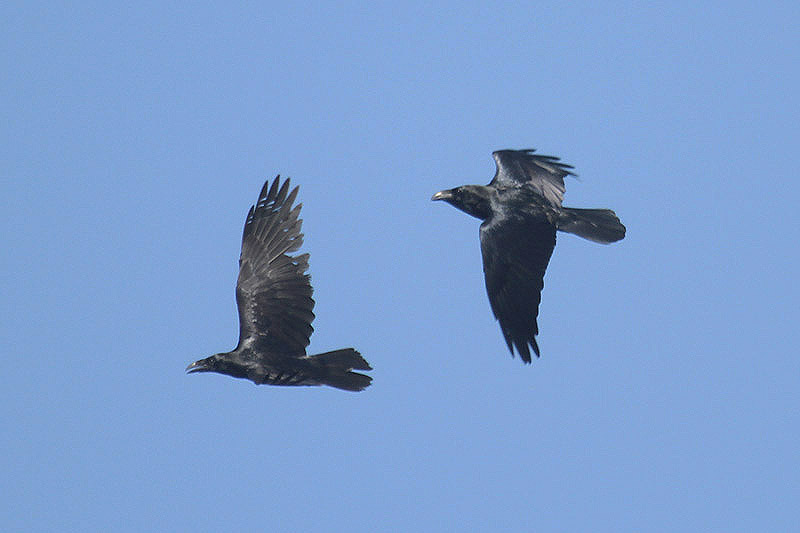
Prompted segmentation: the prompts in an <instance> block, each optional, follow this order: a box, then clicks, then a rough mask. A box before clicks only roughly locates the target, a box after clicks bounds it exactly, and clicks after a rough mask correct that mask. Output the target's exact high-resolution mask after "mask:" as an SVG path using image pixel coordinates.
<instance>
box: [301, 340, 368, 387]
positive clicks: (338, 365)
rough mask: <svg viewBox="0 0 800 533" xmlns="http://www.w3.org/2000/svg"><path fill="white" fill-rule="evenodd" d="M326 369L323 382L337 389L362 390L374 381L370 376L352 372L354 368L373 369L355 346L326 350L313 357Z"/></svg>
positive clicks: (313, 359)
mask: <svg viewBox="0 0 800 533" xmlns="http://www.w3.org/2000/svg"><path fill="white" fill-rule="evenodd" d="M311 360H312V361H316V362H317V363H318V364H320V365H322V367H323V368H324V369H325V370H326V372H325V373H324V377H323V378H322V382H323V383H324V384H325V385H329V386H331V387H336V388H337V389H343V390H349V391H355V392H357V391H361V390H364V389H366V388H367V387H369V385H370V383H371V382H372V378H371V377H370V376H366V375H364V374H359V373H358V372H351V371H352V370H372V367H371V366H369V363H367V361H366V360H365V359H364V358H363V357H361V354H360V353H358V352H357V351H356V350H354V349H353V348H343V349H341V350H334V351H332V352H325V353H321V354H319V355H315V356H313V357H312V358H311Z"/></svg>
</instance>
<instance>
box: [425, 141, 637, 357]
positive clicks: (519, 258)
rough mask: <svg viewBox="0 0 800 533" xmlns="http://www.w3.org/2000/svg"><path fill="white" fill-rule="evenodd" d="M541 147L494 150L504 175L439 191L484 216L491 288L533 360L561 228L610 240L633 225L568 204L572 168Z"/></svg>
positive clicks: (507, 324)
mask: <svg viewBox="0 0 800 533" xmlns="http://www.w3.org/2000/svg"><path fill="white" fill-rule="evenodd" d="M533 152H534V151H533V150H499V151H497V152H494V153H493V154H492V155H493V156H494V159H495V162H496V164H497V172H496V173H495V176H494V178H493V179H492V181H491V182H490V183H489V184H488V185H486V186H483V185H464V186H462V187H456V188H455V189H449V190H444V191H440V192H437V193H436V194H434V195H433V198H432V199H433V200H444V201H446V202H448V203H450V204H452V205H453V206H455V207H457V208H458V209H460V210H462V211H464V212H465V213H468V214H470V215H472V216H474V217H476V218H479V219H481V220H482V221H483V223H482V224H481V228H480V239H481V254H482V256H483V271H484V275H485V278H486V292H487V294H488V296H489V303H490V304H491V307H492V312H493V313H494V316H495V318H497V320H498V321H499V322H500V329H501V330H502V331H503V336H504V337H505V340H506V343H507V344H508V349H509V351H511V354H512V355H514V348H516V350H517V352H518V353H519V355H520V357H521V358H522V360H523V361H524V362H526V363H530V362H531V355H530V350H531V349H533V352H534V353H535V354H536V356H537V357H538V356H539V346H538V345H537V343H536V335H538V333H539V327H538V325H537V323H536V317H537V316H538V314H539V302H540V300H541V292H542V289H543V288H544V273H545V270H546V269H547V264H548V262H549V261H550V256H551V255H552V253H553V248H554V247H555V245H556V231H557V230H558V231H566V232H569V233H574V234H576V235H579V236H581V237H583V238H585V239H589V240H592V241H594V242H599V243H603V244H607V243H611V242H615V241H618V240H620V239H622V238H623V237H625V226H623V225H622V223H621V222H620V221H619V219H618V218H617V215H616V214H615V213H614V212H613V211H611V210H610V209H575V208H570V207H562V205H561V202H562V201H563V199H564V190H565V188H564V177H565V176H567V175H569V174H572V172H571V170H570V169H571V168H572V167H571V166H569V165H565V164H563V163H561V162H560V161H559V159H558V158H557V157H553V156H546V155H537V154H534V153H533Z"/></svg>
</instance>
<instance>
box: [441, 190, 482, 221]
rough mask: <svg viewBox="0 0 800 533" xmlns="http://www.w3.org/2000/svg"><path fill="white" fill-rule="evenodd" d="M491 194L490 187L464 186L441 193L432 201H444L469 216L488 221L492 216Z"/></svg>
mask: <svg viewBox="0 0 800 533" xmlns="http://www.w3.org/2000/svg"><path fill="white" fill-rule="evenodd" d="M489 194H490V190H489V187H484V186H481V185H462V186H461V187H456V188H455V189H446V190H444V191H439V192H437V193H436V194H434V195H433V196H432V197H431V200H434V201H435V200H444V201H445V202H447V203H448V204H450V205H452V206H453V207H456V208H458V209H460V210H462V211H464V212H465V213H467V214H469V215H472V216H474V217H476V218H479V219H481V220H486V219H487V218H489V215H491V214H492V206H491V204H490V203H489Z"/></svg>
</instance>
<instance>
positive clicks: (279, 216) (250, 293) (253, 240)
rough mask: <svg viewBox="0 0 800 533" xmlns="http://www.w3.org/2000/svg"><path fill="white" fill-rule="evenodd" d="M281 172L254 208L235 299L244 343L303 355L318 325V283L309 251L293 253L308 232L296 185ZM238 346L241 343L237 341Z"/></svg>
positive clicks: (244, 241) (245, 236) (247, 225)
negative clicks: (302, 230)
mask: <svg viewBox="0 0 800 533" xmlns="http://www.w3.org/2000/svg"><path fill="white" fill-rule="evenodd" d="M288 191H289V180H288V179H287V180H286V181H284V182H283V185H280V176H277V177H276V178H275V180H274V181H273V182H272V186H270V185H269V181H267V182H266V183H265V184H264V187H263V188H262V189H261V194H259V196H258V202H257V203H256V205H254V206H253V207H251V208H250V212H249V213H248V215H247V220H246V221H245V225H244V234H243V235H242V253H241V256H240V257H239V279H238V280H237V282H236V304H237V306H238V308H239V346H242V345H243V344H249V343H258V344H260V345H262V347H263V348H268V349H269V351H271V352H278V353H284V354H286V355H292V356H302V355H305V353H306V346H308V343H309V337H310V336H311V333H312V332H313V331H314V329H313V328H312V327H311V322H312V321H313V320H314V313H313V309H314V300H313V299H312V298H311V294H312V292H313V289H312V288H311V282H310V278H309V276H308V274H306V273H305V272H306V270H308V254H302V255H298V256H296V257H291V256H290V255H289V254H290V253H291V252H294V251H296V250H297V249H298V248H300V245H301V244H302V243H303V234H302V233H300V227H301V224H302V220H300V219H298V218H297V217H298V215H299V214H300V207H301V206H302V204H297V206H296V207H294V209H292V203H293V202H294V200H295V197H296V196H297V187H295V188H294V189H293V190H292V192H291V193H289V192H288ZM237 348H238V346H237Z"/></svg>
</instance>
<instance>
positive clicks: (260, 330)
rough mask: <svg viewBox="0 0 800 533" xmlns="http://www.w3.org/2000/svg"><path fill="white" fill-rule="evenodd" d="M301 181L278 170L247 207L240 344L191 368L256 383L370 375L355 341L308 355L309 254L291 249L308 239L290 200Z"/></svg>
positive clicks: (351, 380)
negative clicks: (291, 181) (352, 344)
mask: <svg viewBox="0 0 800 533" xmlns="http://www.w3.org/2000/svg"><path fill="white" fill-rule="evenodd" d="M297 189H298V188H297V187H295V188H294V189H293V190H292V191H291V192H289V179H287V180H286V181H284V182H283V184H281V183H280V176H277V177H276V178H275V180H274V181H273V182H272V185H271V186H270V184H269V181H267V182H266V183H265V184H264V187H263V188H262V189H261V194H259V196H258V201H257V202H256V204H255V205H254V206H252V207H251V208H250V212H249V213H248V215H247V219H246V220H245V225H244V234H243V236H242V253H241V255H240V257H239V279H238V280H237V282H236V305H237V307H238V308H239V344H238V345H237V346H236V349H234V350H233V351H231V352H227V353H218V354H216V355H212V356H211V357H207V358H205V359H201V360H199V361H196V362H194V363H192V364H191V365H189V366H188V367H187V368H186V371H187V372H189V373H193V372H217V373H220V374H227V375H229V376H233V377H236V378H245V379H249V380H251V381H253V382H254V383H255V384H256V385H261V384H265V385H329V386H331V387H336V388H338V389H344V390H349V391H360V390H363V389H365V388H366V387H368V386H369V384H370V382H371V381H372V378H371V377H369V376H367V375H364V374H359V373H358V372H353V371H352V370H372V369H371V368H370V366H369V364H368V363H367V362H366V361H365V360H364V358H363V357H361V354H360V353H358V352H357V351H356V350H354V349H353V348H344V349H341V350H334V351H332V352H327V353H323V354H319V355H314V356H308V355H306V347H307V346H308V344H309V338H310V337H311V333H312V332H313V331H314V328H312V327H311V322H312V321H313V320H314V312H313V309H314V300H313V299H312V297H311V294H312V292H313V289H312V288H311V280H310V276H309V275H308V274H306V270H308V254H301V255H293V252H296V251H297V250H298V249H299V248H300V245H301V244H302V243H303V234H302V233H300V227H301V224H302V220H300V219H299V218H298V216H299V215H300V207H301V206H302V204H297V206H295V207H294V208H292V204H293V203H294V200H295V198H296V197H297Z"/></svg>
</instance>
